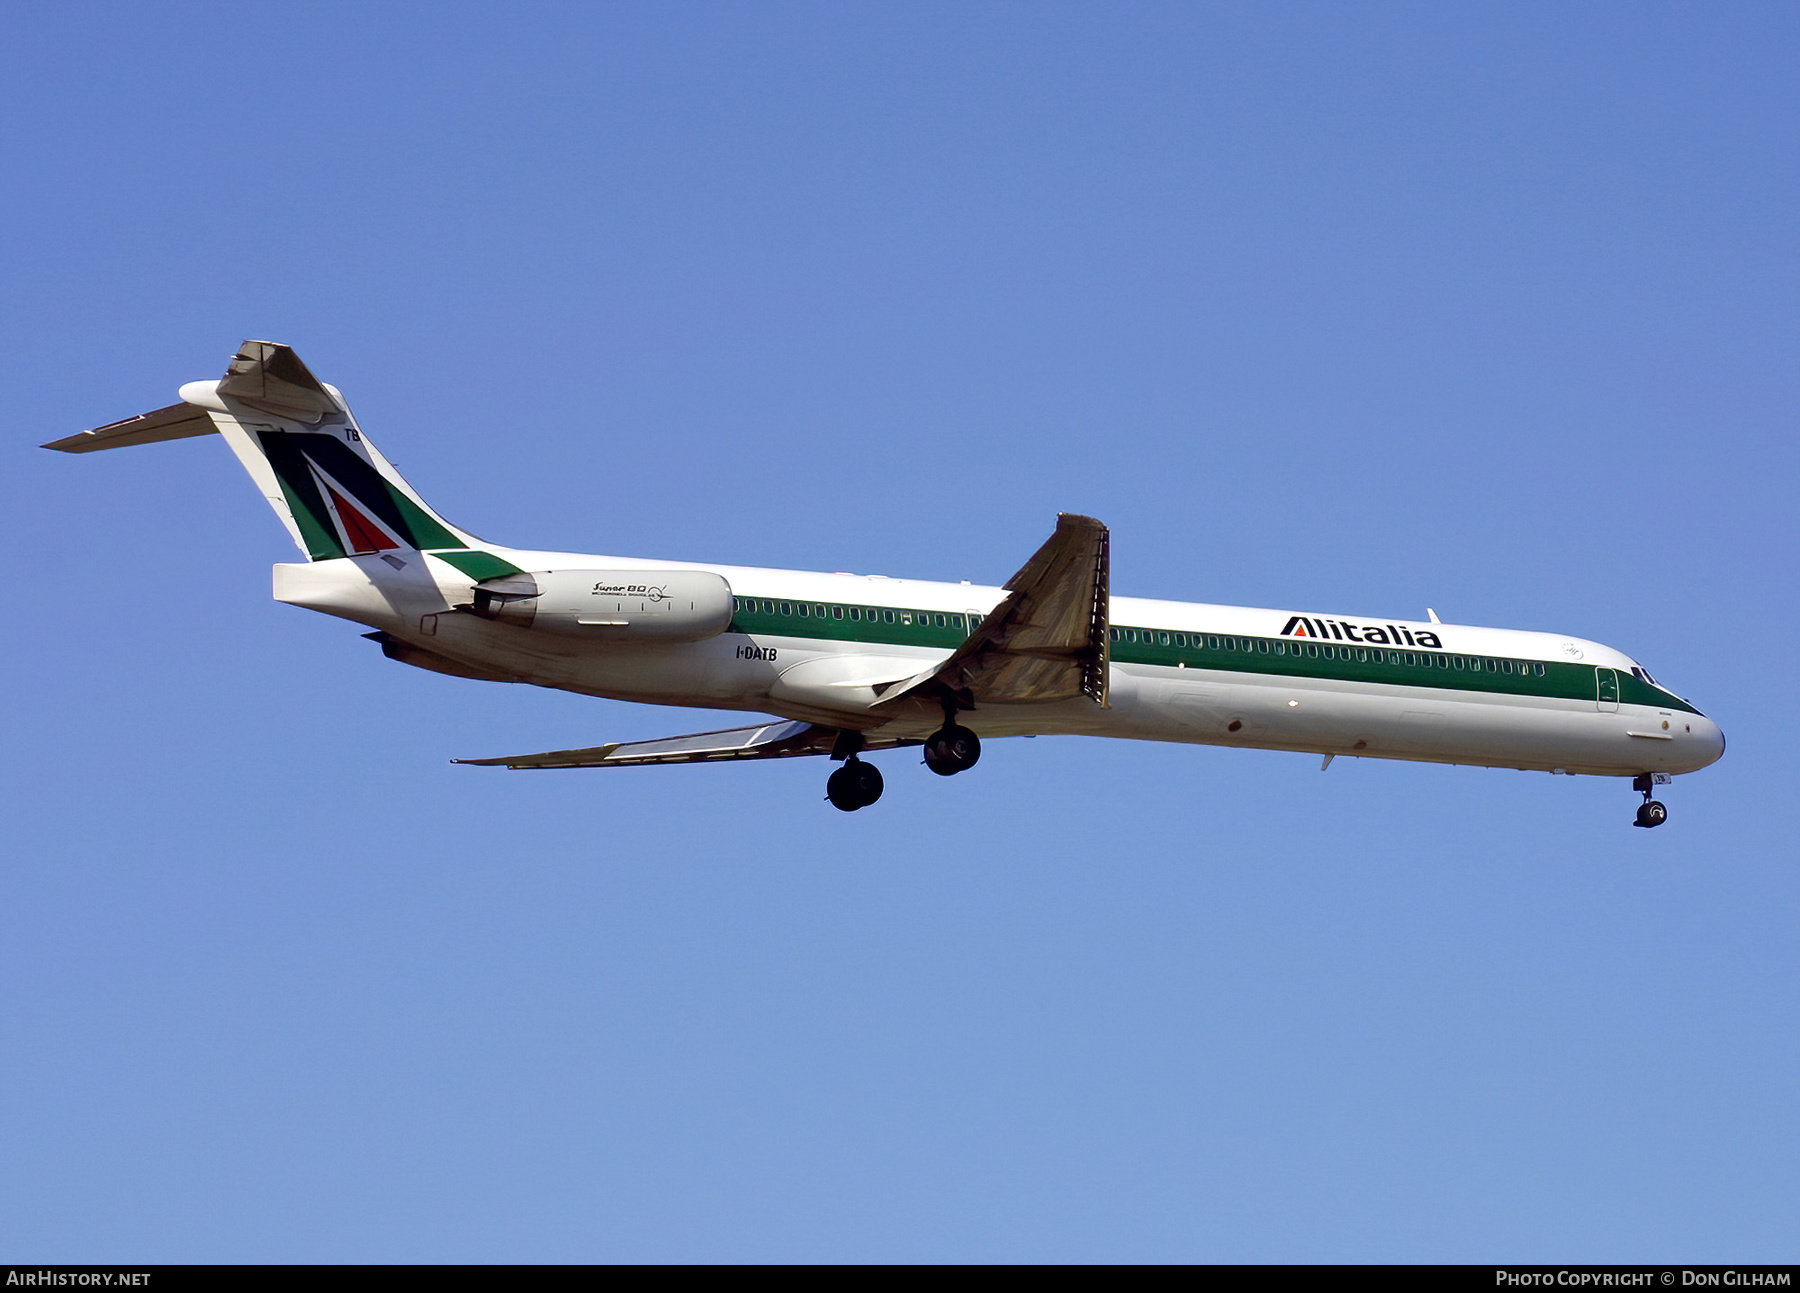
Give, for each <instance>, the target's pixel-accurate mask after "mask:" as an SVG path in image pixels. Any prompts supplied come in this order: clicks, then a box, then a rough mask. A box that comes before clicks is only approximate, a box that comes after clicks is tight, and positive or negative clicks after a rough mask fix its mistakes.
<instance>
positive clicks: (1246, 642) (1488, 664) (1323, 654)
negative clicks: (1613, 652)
mask: <svg viewBox="0 0 1800 1293" xmlns="http://www.w3.org/2000/svg"><path fill="white" fill-rule="evenodd" d="M1112 640H1113V641H1114V642H1129V643H1141V644H1142V645H1144V646H1173V647H1178V648H1184V649H1185V648H1188V647H1190V646H1191V647H1192V648H1193V649H1194V650H1199V649H1200V648H1201V647H1202V646H1204V647H1205V648H1206V649H1207V650H1208V651H1243V652H1246V653H1253V654H1257V655H1294V656H1305V657H1307V658H1310V659H1313V660H1354V661H1356V662H1357V663H1358V664H1390V665H1394V664H1398V665H1411V666H1413V667H1414V668H1418V667H1420V666H1423V667H1424V668H1426V669H1432V668H1437V669H1466V670H1468V671H1470V672H1472V673H1481V672H1484V671H1485V672H1487V673H1500V674H1506V673H1512V674H1519V675H1521V676H1532V675H1535V676H1537V677H1539V678H1542V677H1543V676H1544V666H1543V665H1542V664H1540V663H1538V662H1537V661H1534V660H1504V659H1494V658H1491V657H1488V656H1472V655H1467V656H1466V655H1448V654H1445V655H1440V654H1438V653H1437V652H1435V651H1431V652H1426V651H1394V650H1389V649H1386V648H1383V647H1363V646H1356V647H1352V646H1334V645H1332V644H1331V643H1329V642H1284V641H1282V640H1280V639H1279V638H1277V639H1275V640H1270V639H1269V638H1228V637H1218V636H1215V635H1213V634H1201V633H1193V634H1188V633H1164V632H1163V631H1162V630H1160V629H1114V630H1113V631H1112Z"/></svg>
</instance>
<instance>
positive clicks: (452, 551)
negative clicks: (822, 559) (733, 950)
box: [44, 341, 1725, 828]
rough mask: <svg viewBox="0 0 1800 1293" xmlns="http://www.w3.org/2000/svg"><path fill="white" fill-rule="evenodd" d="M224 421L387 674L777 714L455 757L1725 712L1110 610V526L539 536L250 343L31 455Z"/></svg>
mask: <svg viewBox="0 0 1800 1293" xmlns="http://www.w3.org/2000/svg"><path fill="white" fill-rule="evenodd" d="M215 433H216V434H218V435H221V436H223V437H224V439H225V442H226V443H227V444H228V445H229V446H230V447H231V449H232V451H233V452H234V453H235V454H236V455H237V458H238V461H239V462H241V463H242V464H243V466H244V468H245V469H246V470H247V471H248V472H249V473H250V477H251V479H252V480H253V481H254V482H255V483H256V486H257V488H258V489H260V490H261V491H262V494H263V497H264V498H266V499H267V500H268V502H269V505H270V507H272V508H273V509H274V511H275V514H276V516H278V517H280V518H281V521H282V524H284V525H285V526H286V527H287V530H288V533H289V535H290V536H291V537H292V538H293V540H294V543H295V544H296V545H297V546H298V547H299V549H300V551H301V553H302V554H304V556H305V557H306V560H305V561H304V562H297V563H291V564H288V563H284V564H278V565H276V566H275V568H274V595H275V599H276V600H277V601H281V602H286V603H288V604H290V605H293V606H303V607H306V608H307V609H309V610H315V611H321V612H323V613H325V614H327V615H335V616H339V617H341V618H343V619H347V620H352V621H355V622H356V623H358V624H362V625H365V626H367V627H369V628H371V629H373V630H374V631H373V632H371V633H366V634H364V635H363V636H365V637H367V638H369V639H371V640H372V641H374V642H375V643H377V644H378V645H379V646H380V647H381V650H382V653H383V654H384V655H386V656H387V657H388V658H389V659H391V660H398V661H400V662H401V663H403V664H409V665H414V666H416V667H418V668H421V669H429V670H433V671H435V672H437V673H442V674H449V675H451V676H453V677H458V678H470V679H478V680H484V681H490V682H523V683H531V684H534V685H536V686H540V687H550V688H555V689H558V690H561V691H570V692H575V693H578V694H581V695H587V696H600V697H606V698H609V699H614V700H626V701H636V702H641V703H645V704H654V705H685V706H693V707H701V708H706V709H725V710H743V711H748V712H751V713H755V714H758V715H765V716H772V717H771V718H764V719H763V720H761V721H759V722H757V723H754V724H752V725H750V726H746V727H739V728H733V729H730V730H728V731H721V732H701V733H697V734H694V735H689V736H677V737H670V738H667V739H663V740H652V741H628V742H616V743H613V744H609V745H598V746H593V747H589V748H585V749H575V750H552V751H549V752H545V753H539V754H521V755H511V756H506V757H502V758H483V759H457V760H453V762H456V763H465V764H476V765H481V766H490V767H491V766H501V767H507V768H514V769H548V768H617V767H632V766H642V765H651V764H666V763H713V762H726V761H730V760H736V759H779V758H791V757H796V756H803V755H817V756H824V757H827V758H828V759H829V760H831V761H832V762H834V763H836V764H838V765H839V766H838V767H837V768H836V769H834V770H833V771H832V772H831V774H830V776H829V777H828V778H827V780H826V798H827V799H828V800H829V801H830V802H831V803H832V804H833V805H834V806H835V807H837V808H839V809H842V810H843V811H845V812H854V811H856V810H858V809H861V808H866V807H868V806H869V805H871V804H873V803H875V802H876V801H877V800H878V799H880V798H881V793H882V777H881V773H880V771H879V770H878V769H877V768H876V767H875V765H874V764H873V763H870V762H868V761H867V760H866V759H865V758H864V757H863V756H865V755H868V754H871V753H873V752H877V751H883V750H892V749H898V748H902V747H909V746H920V747H922V753H923V756H924V763H925V766H926V767H927V768H928V769H930V770H931V771H932V772H934V773H937V774H939V775H941V776H954V775H957V774H959V773H963V772H966V771H968V770H969V769H971V768H973V767H974V766H975V764H976V762H977V760H979V759H980V757H981V747H982V741H983V740H984V739H992V738H997V737H1004V736H1035V735H1043V734H1053V733H1054V734H1074V735H1084V736H1110V737H1123V738H1129V739H1135V740H1150V741H1174V742H1184V743H1188V744H1200V745H1219V746H1240V747H1248V748H1252V749H1264V750H1290V751H1299V752H1304V753H1308V754H1315V755H1320V756H1322V762H1321V764H1320V766H1321V768H1328V767H1329V766H1330V765H1331V762H1332V760H1333V759H1335V758H1338V757H1340V756H1353V757H1356V758H1377V759H1403V760H1412V761H1417V762H1429V763H1451V764H1474V765H1480V766H1486V767H1503V768H1517V769H1520V770H1535V771H1541V772H1549V773H1557V774H1565V775H1571V776H1574V775H1586V776H1602V777H1630V778H1631V779H1632V786H1633V790H1634V791H1636V792H1639V793H1641V794H1642V796H1643V800H1642V802H1641V803H1640V804H1639V806H1638V808H1637V815H1636V818H1635V821H1634V823H1633V824H1634V825H1636V826H1641V827H1647V828H1648V827H1655V826H1660V825H1661V824H1662V823H1663V822H1664V821H1665V820H1666V819H1667V817H1668V810H1667V808H1666V807H1665V806H1664V805H1663V804H1662V803H1660V802H1659V801H1657V800H1656V799H1655V798H1654V787H1656V786H1659V785H1666V784H1668V782H1669V781H1670V779H1671V777H1673V776H1674V775H1676V774H1678V773H1686V772H1693V771H1696V770H1698V769H1700V768H1703V767H1706V766H1707V765H1708V764H1711V763H1713V762H1714V761H1716V760H1717V759H1718V758H1719V757H1720V756H1721V755H1723V754H1724V752H1725V737H1724V734H1723V733H1722V732H1721V731H1720V729H1719V726H1718V725H1717V724H1716V723H1714V722H1713V721H1712V720H1711V719H1709V718H1707V717H1706V716H1705V715H1703V714H1702V713H1701V712H1700V711H1699V710H1698V709H1697V708H1695V707H1694V705H1692V704H1691V703H1689V702H1688V701H1686V700H1683V699H1682V698H1681V697H1679V696H1677V695H1676V694H1675V693H1674V692H1672V691H1670V690H1669V689H1668V688H1666V687H1664V686H1663V685H1662V684H1661V683H1659V682H1657V681H1656V679H1655V678H1653V677H1652V676H1651V675H1650V674H1649V672H1648V671H1647V670H1645V669H1644V667H1643V666H1642V665H1640V664H1639V663H1638V662H1637V661H1635V660H1633V659H1631V658H1630V657H1629V656H1627V655H1625V654H1623V653H1622V652H1620V651H1617V650H1614V649H1613V648H1612V647H1609V646H1603V645H1601V644H1600V643H1597V642H1590V641H1587V640H1585V639H1582V638H1576V637H1569V636H1564V635H1561V634H1554V633H1536V632H1522V631H1515V630H1510V629H1493V628H1476V627H1471V626H1467V625H1460V624H1446V623H1443V622H1442V621H1441V620H1440V619H1439V618H1438V615H1437V612H1436V611H1432V610H1428V611H1427V612H1426V614H1427V619H1426V620H1425V621H1422V622H1421V621H1416V620H1401V619H1396V618H1393V617H1390V616H1374V617H1371V616H1363V615H1343V614H1336V613H1330V614H1326V613H1320V612H1317V611H1311V610H1261V609H1255V608H1249V607H1237V606H1212V605H1205V604H1193V603H1187V602H1172V601H1151V600H1145V599H1141V598H1130V597H1114V596H1113V595H1112V593H1111V588H1110V583H1111V573H1110V572H1111V566H1110V549H1109V545H1110V535H1109V532H1108V530H1107V527H1106V526H1105V525H1103V524H1101V523H1100V522H1099V521H1097V520H1095V519H1093V518H1092V517H1087V516H1078V515H1074V514H1069V513H1064V514H1062V515H1060V516H1059V517H1058V518H1057V522H1056V529H1055V531H1054V532H1053V533H1052V534H1051V536H1050V537H1049V539H1047V540H1046V541H1045V542H1044V543H1043V545H1042V546H1041V547H1039V548H1038V550H1037V551H1036V552H1035V553H1034V554H1033V555H1032V557H1031V558H1030V560H1028V561H1027V562H1026V563H1025V564H1024V565H1023V566H1022V567H1020V569H1019V571H1018V573H1017V574H1015V575H1014V576H1013V577H1012V578H1011V579H1009V580H1007V581H1006V583H1005V584H1003V585H1001V586H1000V587H998V588H989V587H983V586H979V585H973V584H969V583H967V582H964V583H959V584H951V583H939V582H931V581H925V580H912V579H891V578H888V577H886V576H883V575H853V574H823V573H814V572H810V571H798V570H770V569H762V568H758V567H752V566H727V565H713V564H697V563H694V562H687V561H656V560H646V559H641V558H624V557H610V556H591V555H587V554H581V553H565V552H538V551H533V550H529V549H520V548H507V547H502V546H500V545H498V544H493V543H487V542H484V541H483V540H480V539H478V538H476V537H475V536H474V535H472V534H470V533H469V532H468V531H466V530H463V529H459V528H458V527H457V526H455V525H452V524H451V523H450V522H449V521H447V520H445V519H444V518H443V517H442V516H440V515H438V513H437V512H435V511H434V510H432V508H431V506H430V504H428V503H426V502H425V500H424V499H423V498H422V497H420V495H419V494H418V493H417V492H416V491H414V489H413V488H412V486H411V485H409V484H407V483H406V481H405V480H404V479H402V478H401V476H400V473H399V472H397V471H396V470H395V469H394V467H393V465H392V464H391V463H390V462H388V460H387V459H386V458H385V457H383V456H382V454H381V452H380V451H379V450H378V449H376V448H375V446H374V445H373V444H371V443H370V442H369V440H368V438H367V437H366V436H364V435H363V432H362V428H361V427H360V426H359V425H358V424H357V421H356V418H355V416H354V415H353V414H352V413H351V412H350V406H349V404H348V403H346V402H345V400H344V397H343V395H342V394H341V393H340V392H339V391H338V389H337V388H336V387H334V386H329V385H327V384H325V383H324V382H321V381H319V380H318V379H317V378H316V377H314V376H313V374H312V372H311V371H310V370H309V369H308V368H307V367H306V365H305V364H304V363H302V362H301V361H300V358H299V356H297V355H296V354H295V353H294V352H293V350H291V349H290V348H289V347H287V346H285V345H280V344H277V343H274V342H267V341H247V342H245V343H244V345H243V346H242V347H241V348H240V349H239V350H238V352H237V353H236V354H235V355H234V356H233V357H232V360H231V363H230V365H229V366H228V368H227V369H226V372H225V375H224V377H223V378H221V379H220V380H218V381H201V382H190V383H188V384H187V385H185V386H183V387H181V388H180V402H179V403H177V404H173V405H170V406H169V407H167V408H161V409H157V410H154V411H153V412H150V413H145V414H141V415H139V416H137V417H133V418H127V419H125V420H124V421H121V422H113V423H109V424H108V425H106V426H102V427H98V428H95V429H94V430H92V431H83V432H80V433H78V434H76V435H72V436H68V437H66V438H64V439H61V440H56V441H52V442H51V443H50V444H48V445H45V446H44V448H47V449H56V450H61V451H63V452H65V453H89V452H93V451H96V450H101V449H115V448H121V447H124V446H128V445H140V444H152V443H155V442H158V441H163V440H176V439H181V438H184V437H188V436H200V435H211V434H215Z"/></svg>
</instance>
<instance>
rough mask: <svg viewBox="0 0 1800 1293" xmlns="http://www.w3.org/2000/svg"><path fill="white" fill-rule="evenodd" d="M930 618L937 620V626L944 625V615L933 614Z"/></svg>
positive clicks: (941, 626)
mask: <svg viewBox="0 0 1800 1293" xmlns="http://www.w3.org/2000/svg"><path fill="white" fill-rule="evenodd" d="M932 618H933V619H934V620H936V621H937V626H938V627H939V628H943V627H944V617H943V616H942V615H934V616H932Z"/></svg>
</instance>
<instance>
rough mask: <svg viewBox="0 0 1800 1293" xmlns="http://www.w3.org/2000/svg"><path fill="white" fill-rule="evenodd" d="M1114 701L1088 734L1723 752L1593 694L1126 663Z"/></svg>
mask: <svg viewBox="0 0 1800 1293" xmlns="http://www.w3.org/2000/svg"><path fill="white" fill-rule="evenodd" d="M1187 673H1191V674H1194V675H1197V676H1194V677H1191V678H1189V677H1183V676H1181V675H1182V674H1187ZM1112 699H1113V709H1112V711H1110V721H1109V722H1108V723H1107V724H1106V727H1107V729H1108V730H1107V731H1105V732H1104V733H1101V732H1097V731H1095V730H1094V729H1093V728H1092V727H1086V726H1085V725H1084V730H1085V731H1087V732H1088V733H1090V734H1096V735H1099V734H1105V735H1116V736H1122V737H1128V738H1133V739H1140V740H1162V741H1180V742H1187V743H1197V744H1207V745H1227V746H1246V747H1253V748H1260V749H1282V750H1305V751H1309V752H1318V753H1335V754H1347V755H1357V756H1364V757H1373V758H1393V759H1411V760H1421V761H1429V762H1441V763H1466V764H1480V765H1485V766H1498V767H1525V768H1543V769H1553V768H1557V769H1567V770H1569V771H1572V772H1591V773H1596V774H1600V775H1614V776H1617V775H1629V774H1633V773H1636V772H1640V771H1669V772H1677V771H1690V770H1692V769H1694V768H1697V767H1703V766H1705V765H1706V764H1707V763H1708V762H1710V761H1711V759H1712V757H1714V756H1713V754H1712V752H1711V746H1710V744H1709V742H1708V741H1706V740H1702V739H1696V740H1689V741H1687V742H1685V744H1684V742H1683V741H1682V740H1680V739H1676V737H1678V736H1680V735H1683V734H1679V733H1678V734H1675V736H1671V738H1670V739H1667V740H1662V739H1657V738H1656V737H1655V736H1654V733H1655V732H1656V731H1657V730H1658V725H1659V724H1660V722H1661V721H1662V717H1663V715H1662V714H1661V713H1660V711H1658V712H1653V711H1650V710H1647V709H1643V708H1642V707H1636V706H1624V707H1621V711H1620V712H1618V713H1610V714H1605V713H1600V712H1598V711H1597V710H1596V709H1595V707H1594V706H1593V704H1592V703H1591V702H1583V701H1576V700H1562V699H1555V698H1546V697H1530V696H1491V695H1485V694H1480V695H1477V694H1472V693H1467V692H1462V693H1458V692H1453V691H1449V690H1446V689H1437V688H1431V689H1428V688H1415V687H1393V686H1384V685H1381V684H1350V685H1345V684H1341V683H1340V684H1330V683H1324V682H1321V681H1319V680H1312V679H1273V680H1269V679H1265V678H1261V677H1256V676H1250V675H1241V674H1240V675H1226V676H1221V675H1218V674H1214V673H1210V672H1208V673H1201V672H1200V671H1198V670H1194V671H1189V670H1169V669H1161V670H1148V669H1143V670H1130V671H1127V670H1125V669H1120V668H1115V670H1114V682H1113V695H1112ZM977 730H980V729H979V728H977ZM1634 732H1635V733H1636V735H1632V733H1634Z"/></svg>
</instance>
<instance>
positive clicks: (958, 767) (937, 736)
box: [925, 718, 981, 777]
mask: <svg viewBox="0 0 1800 1293" xmlns="http://www.w3.org/2000/svg"><path fill="white" fill-rule="evenodd" d="M980 758H981V738H980V737H978V736H976V735H975V733H973V732H971V731H970V730H969V729H968V728H966V727H959V726H957V725H956V724H955V723H954V722H951V721H950V720H949V719H948V718H946V719H945V721H944V725H943V726H942V727H940V728H938V730H937V731H935V732H933V733H932V734H931V735H930V736H928V737H926V738H925V766H926V767H928V768H930V769H931V770H932V771H933V772H935V773H937V774H938V776H940V777H954V776H955V775H956V774H957V773H959V772H967V771H968V770H969V769H970V768H972V767H974V766H975V764H976V762H977V761H978V760H980Z"/></svg>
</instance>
